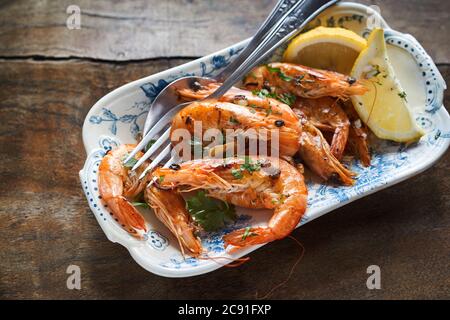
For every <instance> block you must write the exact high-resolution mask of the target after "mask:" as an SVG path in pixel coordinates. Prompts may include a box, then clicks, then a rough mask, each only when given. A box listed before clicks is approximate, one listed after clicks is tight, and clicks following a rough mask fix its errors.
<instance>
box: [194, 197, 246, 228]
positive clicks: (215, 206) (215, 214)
mask: <svg viewBox="0 0 450 320" xmlns="http://www.w3.org/2000/svg"><path fill="white" fill-rule="evenodd" d="M186 208H187V210H188V212H189V214H190V215H191V217H192V219H193V220H194V221H195V222H196V223H197V224H198V225H200V226H201V227H202V228H203V229H204V230H205V231H216V230H218V229H221V228H223V227H224V226H225V225H226V224H227V223H230V222H233V221H235V220H236V219H237V215H236V210H235V208H234V206H233V205H229V204H228V203H226V202H224V201H220V200H216V199H213V198H209V197H207V196H206V193H205V192H204V191H199V192H198V193H197V195H195V196H193V197H191V198H189V199H188V200H186Z"/></svg>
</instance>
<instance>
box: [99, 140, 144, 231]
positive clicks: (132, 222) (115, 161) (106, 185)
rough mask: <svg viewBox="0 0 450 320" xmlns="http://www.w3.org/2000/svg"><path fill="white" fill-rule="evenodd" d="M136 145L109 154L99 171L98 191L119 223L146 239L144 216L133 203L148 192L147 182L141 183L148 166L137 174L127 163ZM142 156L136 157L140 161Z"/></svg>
mask: <svg viewBox="0 0 450 320" xmlns="http://www.w3.org/2000/svg"><path fill="white" fill-rule="evenodd" d="M133 148H134V145H131V144H124V145H120V146H118V147H117V148H115V149H113V150H111V151H109V152H108V153H107V154H106V155H105V156H104V157H103V159H102V161H101V163H100V166H99V168H98V188H99V193H100V196H101V197H102V200H103V201H104V202H105V203H106V205H107V206H108V207H109V209H110V210H111V212H112V213H113V214H114V215H115V217H116V218H117V219H118V220H119V223H120V224H121V225H122V226H123V227H124V228H125V229H126V230H127V231H128V232H129V233H130V234H132V235H133V236H135V237H142V234H143V233H145V232H147V226H146V223H145V220H144V218H143V217H142V215H141V213H140V212H139V211H138V210H137V209H136V207H135V206H133V205H132V204H131V203H130V201H129V200H134V199H136V198H137V197H138V196H139V194H140V193H141V192H142V191H143V190H144V187H145V184H146V182H147V181H146V180H145V179H144V180H139V178H138V177H139V174H140V173H141V172H142V171H143V170H144V169H145V167H146V166H145V165H144V166H142V167H141V168H139V169H138V170H137V171H130V170H129V168H127V167H125V166H124V164H123V160H124V158H125V157H126V156H127V155H128V153H129V152H131V150H133ZM141 156H142V153H140V154H138V155H136V158H140V157H141Z"/></svg>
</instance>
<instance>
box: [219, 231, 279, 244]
mask: <svg viewBox="0 0 450 320" xmlns="http://www.w3.org/2000/svg"><path fill="white" fill-rule="evenodd" d="M277 239H279V237H277V236H276V234H275V233H274V232H273V231H272V229H271V228H268V227H266V228H264V227H256V228H245V229H239V230H235V231H233V232H231V233H229V234H227V235H225V236H223V241H224V242H225V246H229V245H232V246H234V247H240V248H242V247H247V246H252V245H257V244H263V243H267V242H271V241H275V240H277Z"/></svg>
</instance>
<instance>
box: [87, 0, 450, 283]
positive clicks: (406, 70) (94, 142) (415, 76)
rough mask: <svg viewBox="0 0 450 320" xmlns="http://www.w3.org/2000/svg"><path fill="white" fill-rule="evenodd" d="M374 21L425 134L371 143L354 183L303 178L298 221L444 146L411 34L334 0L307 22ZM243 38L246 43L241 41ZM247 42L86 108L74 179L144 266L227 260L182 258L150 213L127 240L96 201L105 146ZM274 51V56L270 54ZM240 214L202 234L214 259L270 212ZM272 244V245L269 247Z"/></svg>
mask: <svg viewBox="0 0 450 320" xmlns="http://www.w3.org/2000/svg"><path fill="white" fill-rule="evenodd" d="M377 21H378V22H379V23H380V25H381V27H382V28H384V30H385V36H386V42H387V44H388V50H389V55H390V56H391V59H392V60H393V61H394V68H395V69H396V73H397V75H398V77H399V78H400V81H401V82H402V84H403V86H404V89H405V91H406V93H407V95H408V97H409V101H414V102H415V103H414V104H413V107H414V110H415V112H416V116H417V120H418V123H419V124H420V125H421V126H422V127H423V128H424V129H425V130H426V132H427V134H426V135H425V136H424V137H423V138H422V139H421V140H420V142H418V143H417V144H415V145H413V146H408V147H406V146H405V145H403V144H397V143H392V142H388V141H379V142H378V143H376V144H375V145H373V146H372V149H373V150H372V152H373V153H372V155H373V161H372V166H371V167H369V168H364V167H363V166H361V165H360V164H359V162H358V161H354V160H349V161H348V163H347V164H348V165H349V166H351V168H352V170H354V171H355V172H357V173H358V174H359V177H358V180H357V181H356V184H355V185H354V186H352V187H343V186H339V187H335V186H330V185H327V184H320V183H317V182H314V181H309V182H308V187H309V199H308V206H309V207H308V210H307V212H306V214H305V216H304V218H303V219H302V221H301V223H300V225H302V224H305V223H307V222H309V221H311V220H313V219H316V218H318V217H320V216H321V215H323V214H325V213H328V212H330V211H332V210H334V209H336V208H338V207H341V206H343V205H345V204H347V203H350V202H352V201H355V200H357V199H359V198H361V197H364V196H367V195H369V194H371V193H373V192H376V191H378V190H381V189H383V188H386V187H389V186H392V185H394V184H396V183H399V182H401V181H403V180H405V179H407V178H410V177H412V176H414V175H416V174H418V173H420V172H422V171H424V170H425V169H427V168H429V167H430V166H431V165H433V164H434V163H435V162H436V161H437V160H438V159H439V158H440V157H441V156H442V155H443V154H444V153H445V152H446V150H447V148H448V146H449V143H450V117H449V115H448V113H447V111H446V110H445V108H444V107H443V106H442V100H443V92H444V90H445V89H446V85H445V82H444V80H443V78H442V76H441V75H440V74H439V71H438V70H437V68H436V66H435V65H434V63H433V61H432V60H431V58H430V57H429V56H428V55H427V54H426V52H425V51H424V49H423V48H422V47H421V46H420V44H419V43H418V42H417V40H415V39H414V38H413V37H412V36H410V35H406V34H402V33H399V32H397V31H394V30H392V29H391V28H389V26H388V25H387V23H386V22H385V21H384V20H383V19H382V18H381V16H379V15H378V14H377V13H376V12H374V11H373V10H372V9H371V8H368V7H366V6H363V5H359V4H354V3H340V4H338V5H336V6H334V7H332V8H329V9H328V10H327V11H325V12H324V13H323V14H321V15H320V16H319V17H318V18H317V19H315V20H314V21H312V22H311V24H310V26H311V27H313V26H316V25H325V26H330V27H334V26H341V27H345V28H348V29H351V30H354V31H355V32H357V33H359V34H361V35H363V36H367V35H368V33H369V32H370V30H369V28H368V27H367V26H368V25H370V23H372V25H373V23H374V22H377ZM246 41H248V40H246ZM246 41H244V42H241V43H239V44H236V45H234V46H231V47H229V48H227V49H224V50H222V51H219V52H217V53H214V54H212V55H209V56H207V57H204V58H201V59H198V60H195V61H192V62H190V63H187V64H184V65H182V66H179V67H176V68H172V69H170V70H167V71H164V72H161V73H158V74H155V75H152V76H149V77H146V78H143V79H140V80H137V81H134V82H131V83H129V84H127V85H124V86H122V87H120V88H118V89H116V90H114V91H112V92H111V93H109V94H107V95H106V96H104V97H103V98H102V99H100V100H99V101H98V102H97V103H96V104H95V105H94V106H93V107H92V108H91V110H90V111H89V113H88V115H87V116H86V120H85V122H84V126H83V142H84V146H85V148H86V153H87V155H88V156H87V159H86V163H85V165H84V167H83V169H82V170H81V171H80V179H81V184H82V187H83V190H84V192H85V194H86V198H87V201H88V203H89V206H90V208H91V210H92V212H93V213H94V215H95V217H96V219H97V221H98V223H99V224H100V226H101V228H102V229H103V231H104V232H105V234H106V236H107V237H108V239H109V240H110V241H112V242H117V243H120V244H121V245H123V246H124V247H126V248H127V249H128V250H129V252H130V254H131V256H132V257H133V258H134V259H135V260H136V262H137V263H139V264H140V265H141V266H142V267H143V268H145V269H146V270H148V271H150V272H153V273H155V274H158V275H161V276H165V277H188V276H194V275H199V274H203V273H206V272H210V271H213V270H215V269H217V268H220V267H221V266H223V264H224V263H225V262H226V261H225V260H224V261H223V263H217V262H214V261H212V260H197V259H194V258H186V259H183V257H182V256H181V254H180V251H179V248H178V244H177V241H176V240H175V239H174V237H173V236H172V235H171V233H170V232H169V231H168V230H167V229H166V228H165V227H164V226H163V225H162V224H161V223H160V222H159V221H158V220H157V219H156V218H155V217H154V216H153V214H152V212H150V211H148V210H142V212H143V214H144V215H145V217H146V219H147V221H148V224H149V228H150V231H149V232H148V233H147V235H146V239H145V240H137V239H135V238H133V237H131V236H130V235H129V234H128V233H127V232H126V231H124V230H123V229H122V228H121V226H120V225H119V224H118V223H117V222H116V221H115V219H114V216H112V215H111V214H110V212H108V210H107V208H105V207H104V205H103V204H102V201H101V199H99V193H98V186H97V168H98V165H99V163H100V161H101V159H102V157H103V155H104V154H105V151H107V150H108V149H109V148H111V147H113V146H115V145H118V144H120V143H134V142H135V141H136V140H135V136H136V134H137V133H138V132H139V131H140V130H141V129H142V127H143V123H144V120H145V116H146V114H147V111H148V108H149V106H150V103H151V101H152V99H153V98H154V97H155V96H156V95H157V94H158V92H159V90H161V89H162V88H163V87H164V86H165V85H166V84H167V83H168V82H170V81H172V80H174V79H176V78H178V77H181V76H184V75H186V74H196V75H202V76H207V75H214V74H216V73H217V72H219V71H220V70H221V69H222V68H224V67H225V66H226V65H227V63H229V61H230V60H232V59H233V58H235V56H236V55H237V54H238V53H239V51H240V50H241V49H242V47H243V46H244V45H245V43H246ZM276 55H277V53H275V56H276ZM274 59H276V57H275V58H274ZM238 213H239V214H240V218H239V219H238V221H237V222H236V223H235V224H234V225H231V226H229V227H228V228H227V229H226V230H222V231H221V232H217V233H205V234H203V235H202V242H203V246H204V248H205V249H206V250H208V254H209V255H210V256H213V257H218V256H227V257H232V258H239V257H242V256H244V255H247V254H248V253H250V252H251V251H253V250H255V249H257V248H258V246H256V247H251V248H248V249H245V250H241V251H238V252H235V253H233V254H231V255H229V254H228V253H226V252H225V251H224V248H223V242H222V240H221V238H222V235H223V234H224V233H228V232H229V231H230V230H232V229H236V228H240V227H245V226H248V225H257V224H264V223H265V221H267V220H268V218H269V216H270V213H269V212H266V213H265V214H261V212H260V211H259V212H258V215H253V213H254V212H253V211H251V210H243V209H238ZM269 245H270V244H269Z"/></svg>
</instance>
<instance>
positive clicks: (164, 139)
mask: <svg viewBox="0 0 450 320" xmlns="http://www.w3.org/2000/svg"><path fill="white" fill-rule="evenodd" d="M338 1H339V0H299V1H293V0H291V1H289V0H287V1H286V0H282V1H279V2H278V4H277V6H276V7H275V8H274V10H272V12H271V14H270V15H269V17H268V18H267V19H266V21H265V22H264V23H263V25H262V26H261V27H260V29H259V30H258V32H257V34H256V35H255V37H254V38H253V39H252V41H251V42H250V43H249V44H248V46H247V47H246V48H245V49H244V50H243V52H242V53H241V54H240V56H239V57H238V58H237V59H236V60H235V61H233V62H232V63H231V64H230V65H229V66H228V67H227V69H226V70H224V71H223V72H222V73H221V74H220V75H219V76H218V77H217V78H216V79H217V80H219V81H223V83H222V85H221V86H220V87H219V88H218V89H217V90H216V91H215V92H214V93H212V94H211V95H210V96H208V97H207V98H206V99H215V98H219V97H221V96H222V95H223V94H224V93H226V92H227V91H228V90H229V89H230V88H231V87H232V86H233V85H234V84H235V83H236V82H238V81H239V80H240V79H241V78H242V77H243V76H245V75H246V74H247V73H248V72H249V71H250V70H251V69H253V68H254V67H255V66H256V65H257V64H258V63H260V62H261V61H262V60H263V59H265V58H266V57H267V56H268V55H269V54H271V53H272V52H273V51H274V50H275V49H276V48H277V47H278V46H279V45H281V44H282V43H284V42H285V41H287V40H288V39H290V38H291V37H293V36H295V35H297V34H298V33H299V32H300V31H301V29H302V27H304V26H305V25H306V24H307V23H308V22H309V21H310V20H311V19H313V18H314V17H316V16H317V15H318V14H319V13H320V12H322V11H323V10H325V9H326V8H328V7H329V6H331V5H332V4H334V3H336V2H338ZM230 73H231V74H230ZM216 79H210V78H202V77H186V78H181V79H178V80H176V81H175V83H172V84H170V85H169V86H168V87H170V88H166V89H164V90H163V91H162V92H161V93H160V94H159V95H158V96H157V97H156V99H155V101H154V102H153V104H152V106H151V107H150V111H149V117H148V119H147V120H146V125H145V127H144V137H143V139H142V141H141V142H140V143H139V144H138V145H137V147H136V148H135V149H134V150H133V151H132V152H131V153H130V154H129V156H128V157H127V158H126V159H125V162H128V161H129V160H130V159H131V158H132V157H134V155H135V154H136V153H137V152H139V151H140V150H142V149H143V148H145V146H146V145H147V144H148V143H149V142H150V141H151V140H153V139H154V138H155V137H157V135H158V134H160V133H161V132H163V133H162V134H161V135H160V136H159V138H158V139H157V140H156V141H155V142H154V143H153V144H152V145H151V147H150V148H149V149H148V150H147V151H146V152H145V154H144V155H143V156H142V157H141V158H140V159H139V161H138V162H137V163H136V164H135V165H134V166H133V168H132V170H135V169H137V168H138V167H140V166H141V165H142V164H143V163H144V162H145V161H146V160H147V159H148V158H150V157H151V156H153V155H155V154H156V152H157V151H159V150H160V149H161V148H162V147H163V146H165V147H164V148H163V150H162V151H161V152H160V153H159V154H157V156H156V157H155V158H154V159H153V161H152V162H151V164H150V165H149V166H148V167H147V168H146V170H145V171H144V172H143V173H142V175H141V176H140V178H142V177H144V176H145V175H146V173H147V172H148V171H150V170H153V169H154V168H155V167H156V166H158V165H159V164H160V163H162V162H163V161H165V160H166V159H169V156H170V153H171V144H170V126H169V125H170V122H171V120H172V118H173V116H175V115H176V113H177V112H179V111H180V110H181V109H183V108H184V107H185V106H187V105H188V104H190V103H192V102H186V103H181V104H177V102H176V101H177V100H174V97H176V99H177V96H174V93H175V94H176V91H177V89H179V88H186V87H189V85H190V84H192V83H193V82H198V84H199V85H205V84H208V83H211V82H216V81H217V80H216ZM198 84H197V85H198ZM174 101H175V103H174ZM153 108H157V110H156V111H164V110H165V111H166V114H165V115H164V116H163V117H162V118H160V120H159V121H157V122H156V120H155V119H158V117H155V115H154V114H153V115H152V114H151V113H152V111H153ZM168 109H169V111H167V110H168ZM154 122H156V124H154V125H153V126H152V123H154ZM148 123H149V124H148ZM149 128H151V129H149ZM146 130H148V131H146ZM176 160H177V157H176V156H175V155H173V156H172V157H171V158H170V159H169V160H168V161H167V162H166V163H165V165H164V166H165V167H168V166H170V165H171V164H173V163H174V162H176Z"/></svg>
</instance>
